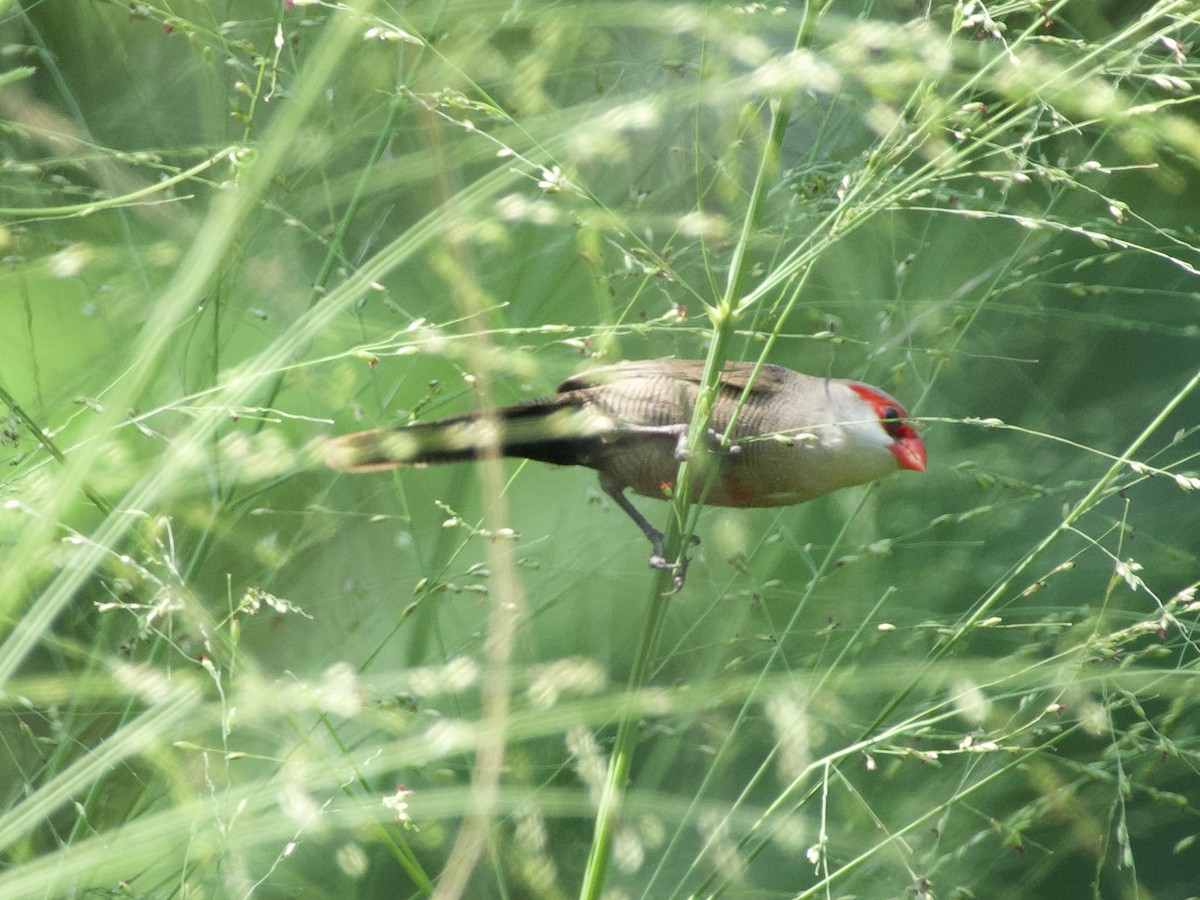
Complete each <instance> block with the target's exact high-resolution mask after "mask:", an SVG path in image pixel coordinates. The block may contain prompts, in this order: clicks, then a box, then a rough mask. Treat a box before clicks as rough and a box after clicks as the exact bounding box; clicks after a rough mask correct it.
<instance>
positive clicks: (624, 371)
mask: <svg viewBox="0 0 1200 900" xmlns="http://www.w3.org/2000/svg"><path fill="white" fill-rule="evenodd" d="M754 367H755V364H754V363H748V362H730V363H726V364H725V370H724V372H722V373H721V381H720V384H721V387H722V388H725V389H728V390H731V391H736V392H738V393H739V394H740V393H741V392H742V391H744V390H745V389H746V385H747V384H748V383H749V382H750V376H751V375H752V374H753V372H754ZM789 374H790V373H789V371H788V370H787V369H784V368H782V367H781V366H772V365H764V366H763V367H762V368H761V369H760V370H759V373H758V377H757V378H755V379H754V386H753V388H752V389H751V391H752V392H753V393H771V392H773V391H776V390H779V389H780V388H781V387H782V386H783V383H784V381H785V380H786V378H787V375H789ZM703 375H704V360H700V359H639V360H631V361H629V362H620V363H614V364H613V365H611V366H601V367H600V368H597V369H589V370H588V371H586V372H580V373H579V374H578V375H574V376H572V377H571V378H568V379H567V380H566V381H564V382H563V383H562V384H560V385H559V386H558V391H559V393H566V392H567V391H579V390H585V389H587V388H594V387H603V386H605V385H610V384H613V383H615V382H618V381H624V380H628V379H637V378H668V379H671V380H673V381H680V382H684V383H690V384H696V385H698V384H699V383H700V379H701V377H702V376H703Z"/></svg>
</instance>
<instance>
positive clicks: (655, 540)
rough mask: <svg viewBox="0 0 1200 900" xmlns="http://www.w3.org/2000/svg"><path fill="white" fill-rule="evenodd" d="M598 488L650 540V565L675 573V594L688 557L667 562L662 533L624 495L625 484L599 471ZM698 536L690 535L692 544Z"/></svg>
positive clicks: (684, 577)
mask: <svg viewBox="0 0 1200 900" xmlns="http://www.w3.org/2000/svg"><path fill="white" fill-rule="evenodd" d="M600 488H601V489H602V490H603V491H604V493H606V494H608V496H610V497H612V498H613V500H614V501H615V502H616V504H617V506H619V507H621V509H622V510H624V512H625V515H627V516H629V518H631V519H633V521H634V523H636V525H637V527H638V528H640V529H642V534H644V535H645V536H646V538H647V540H649V541H650V548H651V554H650V565H651V566H652V567H653V568H655V569H669V570H671V571H672V572H674V573H675V589H674V590H672V591H671V592H670V593H672V594H677V593H679V591H681V590H682V589H683V582H684V579H686V578H687V567H688V558H687V556H686V555H685V556H684V557H683V558H682V559H681V560H680V561H679V562H667V559H666V557H665V556H663V533H662V532H661V531H659V530H658V529H657V528H655V527H654V526H653V525H651V524H650V523H649V522H648V521H647V520H646V517H645V516H643V515H642V514H641V513H640V512H638V511H637V507H635V506H634V505H633V504H632V503H630V502H629V498H628V497H626V496H625V486H624V485H623V484H621V483H620V482H618V481H617V480H616V479H615V478H613V477H612V476H610V475H608V474H607V473H604V472H601V473H600ZM699 543H700V538H698V537H696V535H694V534H693V535H692V544H693V545H695V544H699Z"/></svg>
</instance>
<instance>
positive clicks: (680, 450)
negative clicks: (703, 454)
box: [675, 425, 742, 462]
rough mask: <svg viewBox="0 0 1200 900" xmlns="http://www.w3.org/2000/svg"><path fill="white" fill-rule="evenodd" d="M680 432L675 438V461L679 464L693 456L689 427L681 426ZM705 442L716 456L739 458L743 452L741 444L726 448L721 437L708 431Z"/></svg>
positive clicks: (709, 450)
mask: <svg viewBox="0 0 1200 900" xmlns="http://www.w3.org/2000/svg"><path fill="white" fill-rule="evenodd" d="M677 427H678V428H680V429H682V430H680V431H679V432H678V433H677V435H676V438H675V459H676V461H678V462H683V461H684V460H685V459H691V458H692V454H691V453H690V452H689V451H688V446H687V444H688V437H687V426H686V425H679V426H677ZM704 442H705V443H706V444H707V445H708V452H709V453H711V454H713V455H714V456H737V455H738V454H739V453H741V452H742V446H741V444H730V445H729V446H725V445H724V444H722V443H721V435H719V434H717V432H715V431H713V430H712V429H711V428H710V429H708V433H707V434H706V435H705V436H704Z"/></svg>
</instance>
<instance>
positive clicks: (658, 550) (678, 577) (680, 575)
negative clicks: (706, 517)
mask: <svg viewBox="0 0 1200 900" xmlns="http://www.w3.org/2000/svg"><path fill="white" fill-rule="evenodd" d="M652 543H654V552H653V553H651V554H650V567H651V568H653V569H666V570H667V571H670V572H674V573H675V577H674V578H673V579H672V581H673V582H674V585H675V586H674V587H673V588H671V590H669V591H667V592H666V593H665V594H663V596H664V597H673V596H674V595H675V594H678V593H679V592H680V591H682V590H683V583H684V581H686V580H687V570H688V564H689V563H690V562H691V560H690V559H689V558H688V557H687V556H681V557H680V558H679V560H677V561H676V562H668V561H667V558H666V557H665V556H663V549H662V538H661V536H660V537H659V540H658V541H652ZM689 543H690V544H691V545H692V546H693V547H695V546H697V545H698V544H699V543H700V538H698V537H697V536H696V535H694V534H693V535H692V536H691V538H690V539H689Z"/></svg>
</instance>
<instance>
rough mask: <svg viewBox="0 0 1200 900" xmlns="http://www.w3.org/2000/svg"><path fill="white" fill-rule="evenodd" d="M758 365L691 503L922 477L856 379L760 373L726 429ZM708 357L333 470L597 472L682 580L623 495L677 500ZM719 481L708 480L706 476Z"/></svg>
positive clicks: (720, 425)
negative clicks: (562, 468) (513, 461)
mask: <svg viewBox="0 0 1200 900" xmlns="http://www.w3.org/2000/svg"><path fill="white" fill-rule="evenodd" d="M753 371H754V365H753V364H752V363H740V362H734V363H729V364H728V365H726V366H725V369H724V371H723V373H722V375H721V380H720V384H719V390H718V392H717V396H716V400H715V402H714V405H713V414H712V425H711V431H710V433H709V442H708V443H709V446H710V448H711V449H712V450H713V451H714V452H713V453H710V454H707V460H708V464H709V465H711V466H713V467H715V471H714V470H713V469H707V470H703V472H702V475H701V477H699V478H695V479H694V480H693V481H692V484H693V489H692V493H693V498H692V499H693V500H699V499H700V497H701V494H702V493H703V491H704V490H705V488H706V486H707V489H708V491H707V493H706V494H703V498H704V502H705V503H706V504H708V505H710V506H740V507H750V506H787V505H790V504H793V503H803V502H805V501H806V500H812V499H813V498H814V497H820V496H821V495H822V494H828V493H829V492H830V491H835V490H837V489H838V488H843V487H848V486H850V485H854V484H863V483H865V482H868V481H873V480H875V479H877V478H882V477H883V476H885V475H890V474H891V473H892V472H896V471H899V470H901V469H910V470H912V471H914V472H923V471H925V444H924V443H923V442H922V441H921V438H920V436H919V435H918V434H917V432H916V431H914V430H913V428H912V426H911V425H909V424H908V423H907V422H906V421H905V416H906V415H907V414H906V413H905V411H904V407H903V406H901V405H900V404H899V403H897V402H896V401H895V400H894V399H892V398H891V397H890V396H888V395H887V394H886V393H884V392H883V391H881V390H880V389H879V388H876V387H871V386H870V385H868V384H862V383H860V382H857V381H846V380H843V379H839V378H817V377H814V376H812V375H802V374H801V373H799V372H794V371H792V370H791V369H785V368H783V367H782V366H772V365H764V366H762V368H761V369H760V370H759V372H758V375H757V377H756V378H755V379H754V384H753V386H752V387H751V389H750V394H749V396H748V397H747V399H746V402H745V403H744V405H743V406H742V408H741V411H740V412H739V413H738V414H737V420H736V422H735V424H734V426H733V430H732V432H731V433H730V435H729V438H730V443H729V445H727V446H725V447H723V448H722V447H721V446H719V444H720V437H721V436H723V435H724V434H725V432H726V431H727V430H728V428H729V422H730V419H731V418H732V417H733V415H734V411H735V409H736V408H737V406H738V402H739V400H740V399H741V397H742V394H743V392H744V391H745V388H746V385H747V383H748V381H749V379H750V377H751V375H752V374H753ZM703 372H704V363H703V362H702V361H700V360H686V359H654V360H639V361H633V362H623V363H617V364H615V365H611V366H604V367H602V368H599V369H592V370H591V371H588V372H583V373H582V374H579V375H576V376H574V377H573V378H568V379H567V380H566V381H564V382H563V383H562V384H560V385H559V386H558V393H557V394H555V395H554V396H552V397H542V398H539V399H536V400H525V401H523V402H521V403H516V404H513V405H512V406H506V407H504V408H502V409H497V410H492V411H487V412H474V413H467V414H465V415H460V416H452V417H450V418H447V419H440V420H438V421H435V422H418V423H416V424H412V425H407V426H404V427H401V428H394V429H375V430H372V431H360V432H358V433H356V434H347V435H344V436H342V437H338V438H334V439H332V440H330V441H329V442H328V443H327V444H326V447H325V461H326V462H327V463H328V465H329V466H331V467H332V468H334V469H338V470H340V471H343V472H374V471H379V470H382V469H391V468H395V467H397V466H409V465H421V464H428V463H445V462H458V461H462V460H472V459H477V458H479V457H480V456H482V455H485V454H486V453H488V452H489V450H491V451H493V452H498V453H499V454H500V455H502V456H510V457H521V458H525V459H533V460H538V461H541V462H548V463H556V464H558V465H575V466H587V467H588V468H592V469H595V470H597V471H598V472H599V473H600V486H601V488H603V489H604V492H605V493H607V494H608V495H609V496H610V497H612V498H613V500H615V501H616V503H617V505H618V506H619V507H621V509H623V510H624V511H625V512H626V513H627V514H628V515H629V517H630V518H632V519H633V521H634V522H636V523H637V525H638V527H639V528H641V529H642V531H643V532H644V533H645V535H646V537H648V538H649V539H650V543H651V545H652V547H653V555H652V556H651V557H650V565H652V566H654V567H655V568H668V569H676V571H677V577H676V587H677V589H678V587H679V586H682V576H683V571H682V569H681V567H680V566H679V565H678V564H676V563H669V562H667V561H666V560H665V559H664V558H663V547H662V542H663V535H662V532H660V531H658V529H656V528H655V527H654V526H652V525H651V524H650V523H649V522H648V521H646V519H645V518H644V517H643V516H642V514H641V513H639V512H638V511H637V510H636V509H635V508H634V506H633V504H631V503H630V502H629V499H628V498H627V497H626V496H625V489H626V488H632V489H633V490H634V491H636V492H637V493H639V494H644V495H645V496H647V497H656V498H659V499H665V498H668V497H670V496H671V494H672V488H673V485H674V482H675V476H676V473H677V471H678V469H679V463H680V460H681V459H682V458H683V456H684V448H685V447H686V445H687V429H688V424H689V423H690V421H691V418H692V408H693V406H694V405H695V402H696V396H697V394H698V393H699V391H700V379H701V376H702V374H703ZM710 473H711V478H710V477H709V474H710Z"/></svg>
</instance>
